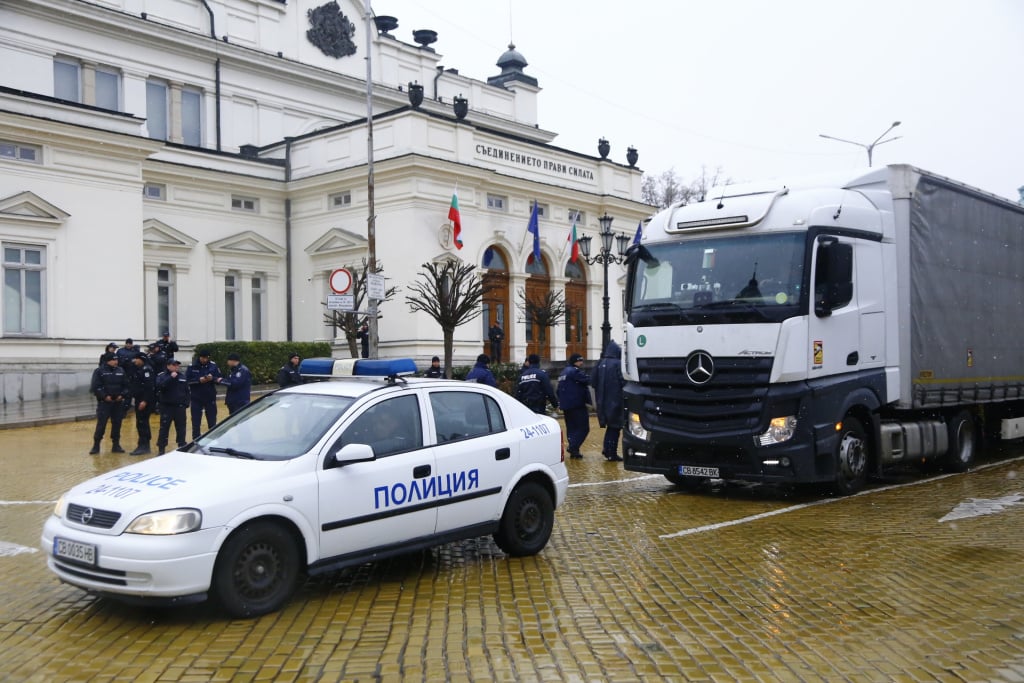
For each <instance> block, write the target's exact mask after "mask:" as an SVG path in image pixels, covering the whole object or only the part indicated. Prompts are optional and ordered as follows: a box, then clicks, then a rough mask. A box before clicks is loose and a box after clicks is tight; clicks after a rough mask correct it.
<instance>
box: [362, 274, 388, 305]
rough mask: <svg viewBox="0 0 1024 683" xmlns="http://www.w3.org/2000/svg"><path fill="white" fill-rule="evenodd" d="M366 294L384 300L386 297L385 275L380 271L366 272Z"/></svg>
mask: <svg viewBox="0 0 1024 683" xmlns="http://www.w3.org/2000/svg"><path fill="white" fill-rule="evenodd" d="M366 295H367V296H368V297H370V298H371V299H377V300H378V301H383V300H384V297H385V285H384V276H383V275H380V274H379V273H367V274H366Z"/></svg>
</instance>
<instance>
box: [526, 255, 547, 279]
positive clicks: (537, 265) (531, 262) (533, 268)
mask: <svg viewBox="0 0 1024 683" xmlns="http://www.w3.org/2000/svg"><path fill="white" fill-rule="evenodd" d="M526 272H527V273H529V274H530V275H547V274H548V266H547V264H546V263H544V257H543V256H541V257H540V260H539V261H538V260H537V259H535V258H533V254H530V258H528V259H526Z"/></svg>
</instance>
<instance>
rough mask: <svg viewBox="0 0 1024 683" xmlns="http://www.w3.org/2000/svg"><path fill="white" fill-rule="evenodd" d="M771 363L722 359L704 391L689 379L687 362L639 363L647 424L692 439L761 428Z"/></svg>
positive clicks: (647, 360)
mask: <svg viewBox="0 0 1024 683" xmlns="http://www.w3.org/2000/svg"><path fill="white" fill-rule="evenodd" d="M772 361H773V359H772V358H770V357H762V358H732V357H717V358H715V359H714V364H715V369H714V374H713V375H712V377H711V379H710V380H709V381H708V382H707V383H706V384H703V385H701V386H697V385H695V384H694V383H693V382H691V381H690V379H689V378H688V377H687V376H686V360H685V359H684V358H639V359H637V370H638V371H639V373H640V384H641V385H642V386H643V390H642V391H641V392H640V395H641V396H642V397H643V401H642V404H641V405H642V410H643V412H644V417H645V419H646V421H647V422H648V424H651V425H655V426H657V427H661V428H663V429H668V430H672V431H677V432H687V433H690V434H704V433H718V434H721V433H723V432H727V431H732V430H737V431H738V430H750V429H753V428H755V427H757V424H758V420H759V418H760V415H761V406H762V402H763V400H764V397H765V395H766V394H767V393H768V379H769V377H770V376H771V370H772Z"/></svg>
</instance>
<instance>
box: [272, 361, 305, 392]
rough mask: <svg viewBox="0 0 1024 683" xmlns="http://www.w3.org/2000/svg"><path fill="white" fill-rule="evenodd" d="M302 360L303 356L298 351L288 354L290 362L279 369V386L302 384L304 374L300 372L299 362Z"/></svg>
mask: <svg viewBox="0 0 1024 683" xmlns="http://www.w3.org/2000/svg"><path fill="white" fill-rule="evenodd" d="M301 362H302V358H301V357H300V356H299V354H297V353H293V354H292V355H290V356H288V362H287V363H285V364H284V365H282V366H281V369H280V370H278V371H277V386H279V387H281V388H282V389H284V388H285V387H291V386H295V385H296V384H302V374H301V373H300V372H299V363H301Z"/></svg>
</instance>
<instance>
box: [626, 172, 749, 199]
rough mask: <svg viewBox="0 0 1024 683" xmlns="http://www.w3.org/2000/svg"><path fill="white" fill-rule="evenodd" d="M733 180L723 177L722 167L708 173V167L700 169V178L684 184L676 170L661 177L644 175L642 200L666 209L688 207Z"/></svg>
mask: <svg viewBox="0 0 1024 683" xmlns="http://www.w3.org/2000/svg"><path fill="white" fill-rule="evenodd" d="M731 182H732V180H731V179H729V178H723V177H722V167H721V166H718V167H716V168H715V169H714V170H713V171H708V168H707V166H701V167H700V176H698V177H697V178H696V179H694V180H693V181H691V182H690V183H684V182H683V180H682V179H681V178H680V177H679V175H678V174H677V173H676V170H675V169H674V168H670V169H669V170H667V171H663V172H662V173H661V174H660V175H657V176H653V175H646V174H645V175H644V177H643V178H642V179H641V180H640V198H641V199H642V200H643V201H644V202H645V203H646V204H652V205H654V206H657V207H658V208H659V209H664V208H665V207H667V206H671V205H672V204H679V205H686V204H689V203H691V202H697V201H701V200H702V199H703V198H704V197H706V196H707V193H708V190H710V189H711V188H712V187H714V186H715V185H723V184H724V185H728V184H729V183H731Z"/></svg>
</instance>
